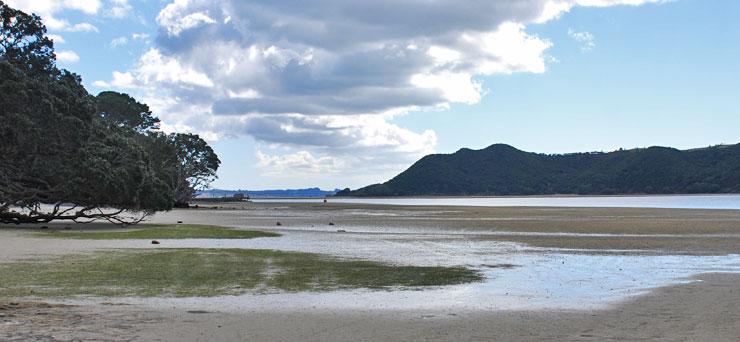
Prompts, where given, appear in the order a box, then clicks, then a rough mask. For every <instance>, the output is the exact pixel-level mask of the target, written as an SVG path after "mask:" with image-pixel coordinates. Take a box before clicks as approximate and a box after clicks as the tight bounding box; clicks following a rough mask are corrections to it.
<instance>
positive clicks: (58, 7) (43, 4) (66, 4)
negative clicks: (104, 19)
mask: <svg viewBox="0 0 740 342" xmlns="http://www.w3.org/2000/svg"><path fill="white" fill-rule="evenodd" d="M5 2H6V3H7V4H8V6H10V7H13V8H17V9H20V10H22V11H24V12H26V13H35V14H38V15H39V16H41V18H42V19H43V20H44V24H45V25H46V27H48V28H49V29H50V30H57V31H84V32H98V29H97V28H96V27H95V26H93V25H92V24H90V23H77V24H71V23H70V22H69V21H67V20H63V19H59V18H58V17H57V14H58V13H59V12H61V11H64V10H74V11H80V12H82V13H84V14H88V15H94V14H97V13H98V11H99V10H100V8H101V7H102V3H101V1H100V0H44V1H40V0H6V1H5Z"/></svg>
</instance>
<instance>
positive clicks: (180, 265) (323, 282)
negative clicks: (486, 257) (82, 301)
mask: <svg viewBox="0 0 740 342" xmlns="http://www.w3.org/2000/svg"><path fill="white" fill-rule="evenodd" d="M480 280H482V275H481V274H480V273H478V272H477V271H473V270H470V269H467V268H463V267H426V266H397V265H390V264H384V263H378V262H371V261H359V260H344V259H336V258H332V257H327V256H322V255H319V254H311V253H295V252H281V251H273V250H245V249H157V250H113V251H105V252H97V253H92V254H74V255H63V256H59V257H56V258H51V259H50V258H46V259H40V258H34V259H27V260H21V261H15V262H6V263H0V293H2V296H8V297H27V296H41V297H68V296H112V297H115V296H143V297H148V296H159V297H162V296H170V297H194V296H201V297H208V296H219V295H236V294H241V293H249V292H272V291H291V292H293V291H329V290H335V289H349V288H370V289H383V288H389V287H412V286H437V285H451V284H460V283H466V282H474V281H480Z"/></svg>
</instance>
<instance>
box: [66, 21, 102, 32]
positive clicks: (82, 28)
mask: <svg viewBox="0 0 740 342" xmlns="http://www.w3.org/2000/svg"><path fill="white" fill-rule="evenodd" d="M64 30H65V31H70V32H95V33H97V32H100V31H98V28H97V27H95V25H93V24H90V23H78V24H74V25H72V26H66V27H65V28H64Z"/></svg>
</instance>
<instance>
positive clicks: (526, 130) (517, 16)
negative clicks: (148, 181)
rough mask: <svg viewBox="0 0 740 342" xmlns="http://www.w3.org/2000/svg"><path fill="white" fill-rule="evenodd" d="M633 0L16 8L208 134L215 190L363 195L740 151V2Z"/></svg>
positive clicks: (69, 48)
mask: <svg viewBox="0 0 740 342" xmlns="http://www.w3.org/2000/svg"><path fill="white" fill-rule="evenodd" d="M625 1H626V0H625ZM620 2H623V1H620V0H614V1H610V0H562V1H561V0H541V1H530V2H527V3H526V5H522V4H523V2H521V1H519V2H518V5H517V1H515V0H512V1H500V2H499V3H498V4H497V6H493V7H491V8H481V9H468V8H460V5H459V4H458V2H449V4H447V3H446V2H445V1H440V2H439V4H440V5H439V6H438V7H439V8H420V6H421V5H420V3H419V2H418V1H407V2H392V1H391V2H387V3H386V2H384V1H375V2H369V3H362V2H358V4H360V3H362V5H361V6H360V5H356V7H358V9H353V8H349V9H347V8H342V6H341V5H338V3H333V2H332V1H330V0H326V1H319V2H316V4H315V7H316V11H317V12H316V15H315V16H311V13H310V12H311V11H307V10H305V9H302V8H296V5H295V4H294V3H292V2H291V1H273V2H269V4H260V3H259V2H258V1H255V2H254V3H253V2H251V1H243V2H238V1H237V2H231V1H226V0H224V1H215V2H212V1H198V0H193V1H190V2H187V1H175V2H174V3H172V2H171V1H134V0H129V1H123V0H116V1H96V0H90V1H82V2H77V5H75V6H71V7H72V8H70V5H68V4H67V3H65V2H61V1H60V2H54V1H50V2H33V1H9V3H10V4H11V5H13V6H16V7H20V8H23V9H25V10H30V11H35V12H37V13H39V14H40V15H42V17H44V18H47V17H50V18H52V19H51V20H52V25H49V27H50V30H49V33H50V34H53V35H57V36H61V37H62V39H63V40H64V42H57V43H56V44H55V46H56V49H57V52H58V53H60V55H61V56H64V57H62V58H60V62H59V64H60V65H61V66H63V67H65V68H68V69H70V70H72V71H75V72H77V73H79V74H80V75H82V77H83V80H84V83H85V85H86V87H87V88H88V90H89V91H90V92H91V93H97V92H99V91H101V90H106V89H114V90H118V91H123V92H127V93H130V94H132V95H133V96H135V97H137V98H138V99H140V100H142V101H144V102H147V103H148V104H150V105H151V106H152V108H154V109H155V114H158V115H159V116H160V117H162V119H163V120H164V123H165V124H166V125H165V129H166V130H169V131H190V132H196V133H200V134H202V135H203V136H205V137H207V138H208V139H210V143H211V144H212V145H213V146H214V147H215V149H216V151H217V152H218V154H219V156H220V157H221V160H222V162H223V164H222V167H221V169H220V170H219V180H218V181H216V182H215V183H214V187H219V188H249V189H264V188H288V187H293V188H295V187H309V186H321V187H322V188H334V187H338V188H343V187H352V188H357V187H359V186H364V185H367V184H371V183H376V182H382V181H385V180H387V179H388V178H390V177H392V176H393V175H395V174H397V173H398V172H400V171H403V170H404V169H405V168H406V167H408V166H409V165H410V164H411V163H413V161H414V160H416V159H417V158H419V157H420V156H423V155H424V154H427V153H433V152H436V153H450V152H454V151H456V150H457V149H459V148H462V147H470V148H483V147H486V146H488V145H490V144H493V143H507V144H510V145H513V146H515V147H517V148H519V149H523V150H526V151H534V152H544V153H563V152H575V151H599V150H602V151H609V150H614V149H618V148H620V147H623V148H633V147H645V146H651V145H662V146H673V147H678V148H691V147H700V146H707V145H713V144H720V143H738V142H740V134H738V132H740V109H739V108H740V98H739V97H738V94H740V82H738V80H739V79H740V63H738V62H737V61H738V60H740V2H737V1H730V0H726V1H719V0H718V1H699V0H676V1H667V2H663V1H657V2H658V3H644V4H642V3H643V2H654V1H640V0H632V1H626V2H628V3H635V2H637V3H641V4H640V5H638V6H633V5H620V4H618V3H620ZM508 3H513V4H515V5H517V6H509V5H508ZM558 4H559V5H558ZM555 5H558V6H560V7H557V6H555ZM321 6H327V7H326V8H321ZM445 6H448V7H445ZM527 6H529V7H527ZM553 6H554V7H553ZM556 7H557V8H558V9H559V10H557V11H555V12H554V14H553V13H551V12H552V11H550V12H548V11H549V9H552V8H556ZM306 12H309V13H308V14H306ZM481 13H482V14H481ZM548 13H550V14H548ZM404 16H405V17H404ZM435 16H439V17H438V18H437V17H435ZM399 18H409V19H408V25H403V24H398V23H397V22H398V21H399ZM82 23H86V24H88V25H82V26H80V25H79V24H82ZM432 23H433V24H432ZM302 25H303V26H302ZM91 26H94V29H93V28H91ZM461 32H462V33H461ZM122 37H123V38H122ZM113 42H117V43H113ZM74 56H77V58H75V57H74ZM114 72H115V73H117V75H116V74H114Z"/></svg>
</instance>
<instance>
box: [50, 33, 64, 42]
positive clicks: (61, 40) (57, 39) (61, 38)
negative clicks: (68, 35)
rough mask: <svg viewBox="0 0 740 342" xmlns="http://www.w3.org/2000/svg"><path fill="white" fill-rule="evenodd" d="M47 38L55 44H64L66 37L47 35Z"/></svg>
mask: <svg viewBox="0 0 740 342" xmlns="http://www.w3.org/2000/svg"><path fill="white" fill-rule="evenodd" d="M46 36H47V37H49V39H51V40H52V41H53V42H54V44H64V37H62V36H60V35H58V34H47V35H46Z"/></svg>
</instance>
